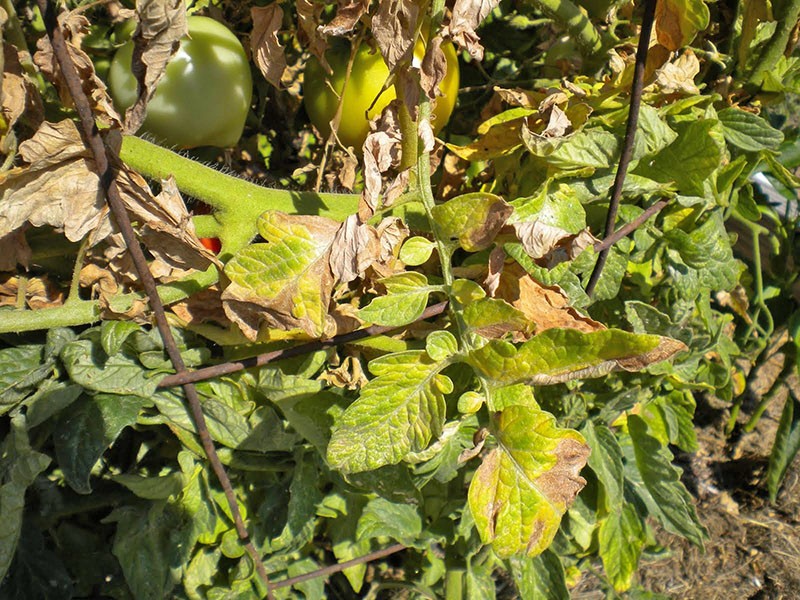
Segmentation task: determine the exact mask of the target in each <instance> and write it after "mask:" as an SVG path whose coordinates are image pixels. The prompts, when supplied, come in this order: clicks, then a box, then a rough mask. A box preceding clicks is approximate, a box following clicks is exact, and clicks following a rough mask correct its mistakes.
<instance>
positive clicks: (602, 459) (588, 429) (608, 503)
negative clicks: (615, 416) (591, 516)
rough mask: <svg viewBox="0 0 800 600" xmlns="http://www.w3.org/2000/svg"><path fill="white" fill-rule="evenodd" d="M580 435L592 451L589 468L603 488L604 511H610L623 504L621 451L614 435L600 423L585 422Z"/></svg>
mask: <svg viewBox="0 0 800 600" xmlns="http://www.w3.org/2000/svg"><path fill="white" fill-rule="evenodd" d="M581 433H582V434H583V435H584V437H585V438H586V443H587V444H589V447H590V448H591V449H592V453H591V454H590V455H589V466H590V467H591V468H592V471H594V473H595V475H597V479H598V480H599V481H600V483H601V484H602V486H603V492H604V494H603V499H604V506H605V509H606V510H607V511H611V510H613V509H615V508H616V507H618V506H620V504H622V502H623V495H622V490H623V484H624V471H623V469H622V450H621V449H620V447H619V444H618V443H617V438H616V436H615V435H614V433H613V432H612V431H611V430H610V429H609V428H608V427H606V425H604V424H602V423H598V424H593V423H592V422H591V421H586V423H585V424H584V426H583V427H582V428H581Z"/></svg>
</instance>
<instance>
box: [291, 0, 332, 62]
mask: <svg viewBox="0 0 800 600" xmlns="http://www.w3.org/2000/svg"><path fill="white" fill-rule="evenodd" d="M323 8H325V7H324V6H323V5H322V4H318V3H316V2H312V1H311V0H297V1H296V2H295V10H296V11H297V24H298V25H299V26H300V32H301V33H302V35H303V37H305V41H304V43H303V47H304V48H305V49H306V50H308V51H309V52H310V53H311V54H312V55H313V56H314V57H315V58H316V59H317V60H318V61H319V64H321V65H322V67H323V68H324V69H325V71H327V72H328V73H330V71H331V67H330V65H329V64H328V61H327V60H326V59H325V51H326V50H327V49H328V43H327V41H326V39H325V38H326V36H325V34H323V33H322V32H320V30H319V29H318V28H317V24H318V23H319V19H320V15H322V10H323Z"/></svg>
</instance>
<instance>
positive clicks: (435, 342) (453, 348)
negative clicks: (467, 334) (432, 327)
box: [425, 330, 458, 362]
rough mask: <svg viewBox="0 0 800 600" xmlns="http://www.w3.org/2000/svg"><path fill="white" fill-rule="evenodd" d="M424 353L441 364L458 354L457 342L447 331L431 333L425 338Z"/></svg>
mask: <svg viewBox="0 0 800 600" xmlns="http://www.w3.org/2000/svg"><path fill="white" fill-rule="evenodd" d="M425 352H427V353H428V356H430V357H431V358H432V359H433V360H435V361H438V362H442V361H444V360H447V359H448V358H450V357H451V356H453V355H454V354H456V353H457V352H458V340H456V338H455V336H454V335H453V334H452V333H450V332H449V331H443V330H440V331H432V332H431V333H430V334H428V337H427V338H425Z"/></svg>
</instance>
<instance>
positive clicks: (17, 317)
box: [0, 266, 219, 333]
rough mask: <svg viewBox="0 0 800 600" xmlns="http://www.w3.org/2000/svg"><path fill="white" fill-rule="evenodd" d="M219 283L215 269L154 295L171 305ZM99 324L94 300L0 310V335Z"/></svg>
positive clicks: (122, 300)
mask: <svg viewBox="0 0 800 600" xmlns="http://www.w3.org/2000/svg"><path fill="white" fill-rule="evenodd" d="M218 280H219V274H218V273H217V269H216V267H213V266H212V267H210V268H209V269H208V270H206V271H197V272H195V273H192V274H191V275H189V276H188V277H186V278H184V279H181V280H180V281H173V282H171V283H166V284H164V285H161V286H159V287H158V295H159V297H160V298H161V301H162V302H163V303H164V304H165V305H168V304H174V303H175V302H179V301H180V300H183V299H185V298H188V297H189V296H191V295H192V294H196V293H197V292H199V291H201V290H204V289H206V288H207V287H209V286H211V285H213V284H214V283H216V282H217V281H218ZM142 299H144V295H142V294H139V293H130V294H124V295H122V296H117V297H115V298H114V299H113V301H112V302H113V304H114V305H117V303H119V305H120V306H125V305H129V304H132V303H133V302H135V301H136V300H142ZM99 320H100V302H99V301H97V300H75V301H72V302H68V303H66V304H63V305H61V306H57V307H55V308H41V309H38V310H24V309H15V310H5V309H3V310H0V333H22V332H24V331H37V330H41V329H52V328H55V327H76V326H79V325H90V324H91V323H95V322H97V321H99Z"/></svg>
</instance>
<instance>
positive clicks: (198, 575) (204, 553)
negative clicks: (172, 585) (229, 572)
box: [183, 547, 222, 600]
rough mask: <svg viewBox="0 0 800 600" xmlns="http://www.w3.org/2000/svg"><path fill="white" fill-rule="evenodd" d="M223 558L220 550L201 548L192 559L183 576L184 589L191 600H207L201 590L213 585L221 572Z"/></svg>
mask: <svg viewBox="0 0 800 600" xmlns="http://www.w3.org/2000/svg"><path fill="white" fill-rule="evenodd" d="M221 556H222V553H221V552H220V551H219V548H204V547H201V548H200V549H199V550H198V551H197V552H196V553H195V555H194V556H193V557H192V560H191V562H190V563H189V566H188V567H186V571H185V573H184V575H183V589H184V590H185V591H186V596H187V597H188V598H189V600H206V598H205V594H203V593H202V590H201V589H200V588H202V587H206V586H211V584H212V583H213V581H214V577H215V576H216V574H217V573H218V572H219V571H220V568H219V559H220V558H221Z"/></svg>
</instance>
